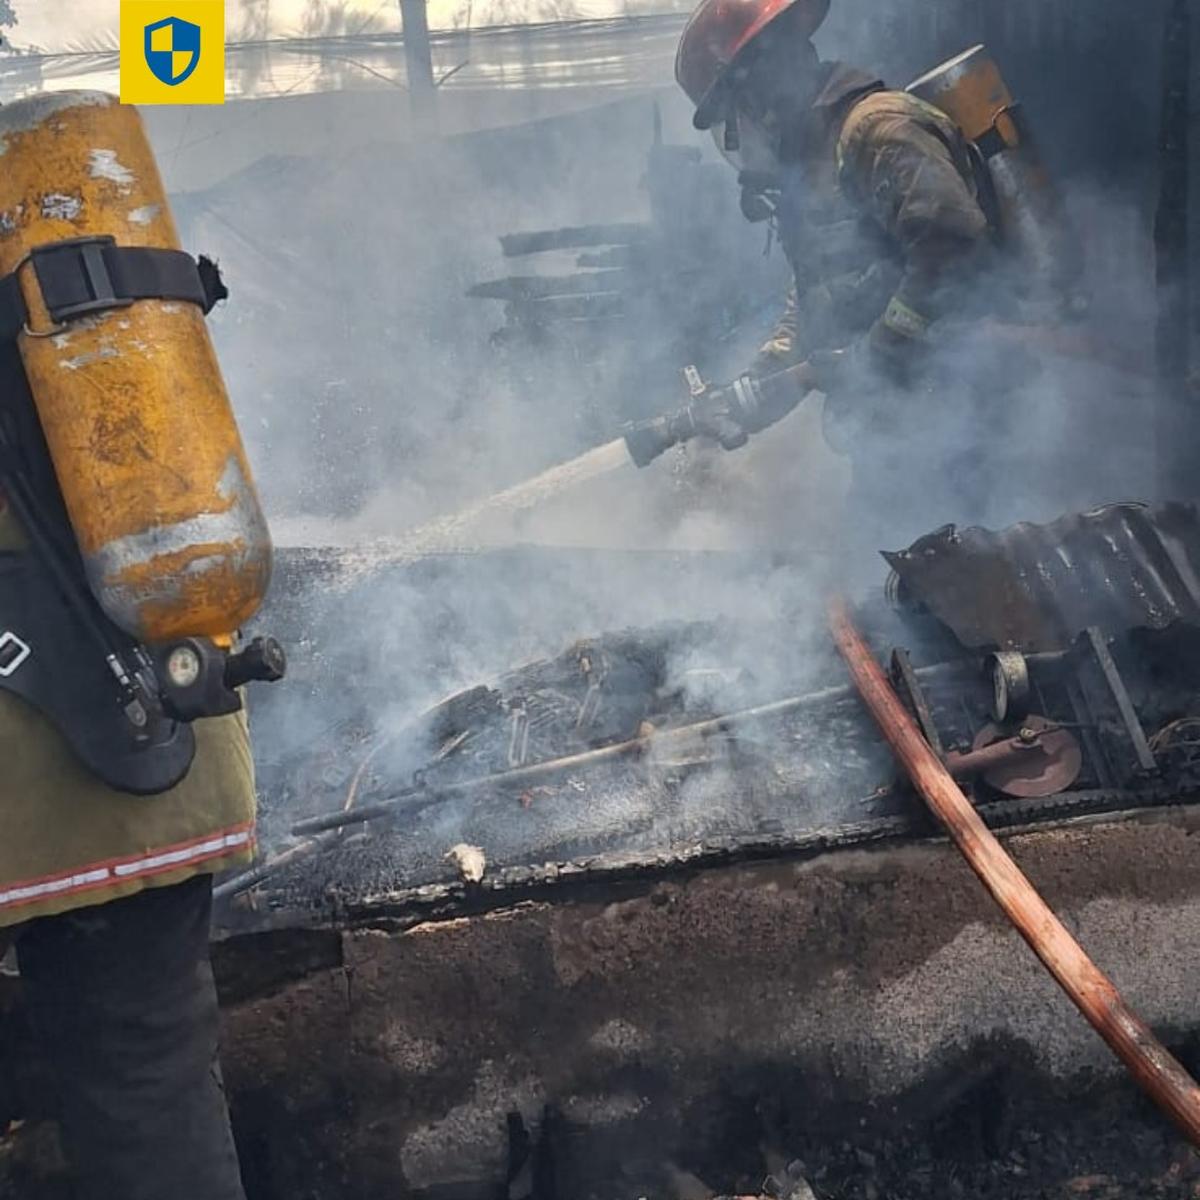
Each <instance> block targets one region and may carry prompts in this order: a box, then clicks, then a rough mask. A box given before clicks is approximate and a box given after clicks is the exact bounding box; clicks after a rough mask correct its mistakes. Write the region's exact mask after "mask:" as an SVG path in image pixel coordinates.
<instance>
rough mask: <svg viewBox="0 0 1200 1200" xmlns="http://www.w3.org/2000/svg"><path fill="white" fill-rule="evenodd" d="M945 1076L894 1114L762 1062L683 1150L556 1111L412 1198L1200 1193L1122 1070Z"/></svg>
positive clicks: (1008, 1063) (1048, 1197) (961, 1070)
mask: <svg viewBox="0 0 1200 1200" xmlns="http://www.w3.org/2000/svg"><path fill="white" fill-rule="evenodd" d="M1198 1047H1200V1043H1198V1042H1197V1040H1196V1039H1194V1038H1193V1039H1192V1040H1191V1041H1190V1042H1188V1043H1187V1044H1185V1045H1177V1046H1176V1047H1175V1049H1176V1052H1177V1053H1178V1054H1179V1056H1180V1057H1181V1058H1182V1059H1183V1060H1184V1062H1185V1064H1186V1065H1188V1066H1189V1067H1190V1068H1191V1069H1192V1070H1193V1071H1195V1069H1196V1067H1197V1066H1200V1055H1198V1053H1197V1051H1198ZM785 1074H786V1072H783V1071H781V1072H780V1075H781V1076H783V1075H785ZM939 1074H940V1075H941V1078H940V1079H939V1080H931V1081H927V1082H926V1083H923V1084H922V1085H921V1086H920V1088H919V1089H916V1090H914V1091H913V1092H910V1093H909V1094H908V1095H906V1096H904V1097H902V1098H900V1099H898V1100H897V1101H896V1102H895V1103H894V1104H893V1105H891V1106H889V1108H888V1109H887V1110H886V1111H879V1110H874V1111H872V1110H868V1109H864V1108H860V1107H854V1106H848V1107H841V1106H837V1105H834V1106H832V1107H826V1106H825V1105H824V1104H822V1103H821V1101H820V1099H816V1100H815V1102H814V1097H813V1092H812V1090H811V1086H805V1084H804V1083H803V1082H801V1081H798V1080H796V1079H784V1078H782V1077H781V1078H780V1079H779V1080H777V1081H772V1080H771V1079H770V1075H771V1071H769V1070H768V1071H766V1072H764V1073H763V1074H762V1075H761V1076H759V1077H758V1078H756V1079H753V1080H751V1079H743V1080H738V1081H730V1083H729V1084H728V1086H727V1088H726V1089H724V1090H723V1091H721V1092H719V1093H715V1094H713V1095H711V1096H709V1097H707V1098H706V1099H705V1100H704V1101H703V1102H701V1103H699V1104H698V1105H695V1106H693V1107H692V1108H691V1109H690V1110H689V1111H688V1112H687V1113H686V1114H685V1116H686V1119H687V1125H686V1126H685V1127H684V1128H682V1129H681V1130H679V1131H678V1132H677V1134H676V1138H677V1139H678V1140H677V1141H676V1144H675V1145H673V1146H672V1145H671V1144H670V1141H669V1140H667V1141H664V1142H661V1143H658V1142H657V1140H656V1144H655V1145H654V1146H653V1148H651V1147H650V1146H649V1145H647V1144H646V1139H644V1138H639V1137H637V1136H636V1135H635V1136H633V1137H631V1136H630V1131H629V1130H625V1131H623V1132H622V1133H620V1134H617V1135H614V1134H611V1133H610V1134H609V1135H607V1136H599V1137H598V1136H597V1135H596V1132H595V1130H593V1129H589V1128H588V1127H587V1126H585V1125H583V1124H582V1123H579V1122H572V1121H571V1120H570V1119H568V1118H566V1117H564V1116H563V1115H562V1114H561V1113H560V1112H558V1111H557V1110H555V1109H553V1108H548V1109H547V1110H546V1111H545V1112H544V1113H543V1116H542V1121H541V1123H540V1125H539V1127H538V1128H537V1130H536V1132H535V1133H534V1134H533V1135H532V1136H531V1135H529V1132H528V1130H526V1128H525V1126H524V1124H523V1123H522V1122H520V1120H519V1118H518V1119H515V1120H514V1123H513V1125H512V1126H511V1127H510V1136H511V1138H512V1144H513V1146H514V1150H515V1153H514V1157H513V1162H512V1164H511V1171H512V1172H513V1173H514V1174H515V1178H514V1179H513V1181H512V1182H511V1183H510V1184H507V1185H505V1184H502V1183H501V1182H500V1181H497V1184H496V1186H495V1187H493V1188H485V1187H479V1188H449V1189H447V1188H439V1189H435V1190H427V1191H424V1192H421V1193H418V1194H420V1195H422V1196H423V1197H425V1198H426V1200H457V1198H458V1197H462V1198H463V1200H474V1198H475V1197H478V1198H479V1200H484V1198H489V1200H490V1198H491V1197H504V1198H505V1200H524V1198H525V1197H529V1198H531V1200H567V1197H597V1198H600V1197H603V1198H604V1200H633V1198H634V1197H642V1196H644V1197H662V1198H663V1200H666V1198H668V1197H671V1198H674V1200H703V1198H704V1197H708V1196H712V1195H714V1194H715V1193H719V1194H721V1195H731V1196H753V1195H760V1194H761V1195H767V1196H774V1197H779V1198H780V1200H968V1198H969V1200H991V1198H993V1197H994V1198H995V1200H1060V1198H1061V1200H1070V1198H1073V1197H1079V1196H1085V1197H1093V1198H1095V1200H1117V1198H1120V1200H1124V1198H1127V1197H1128V1198H1133V1197H1139V1198H1141V1197H1156V1198H1162V1200H1175V1198H1180V1200H1182V1198H1183V1197H1189V1198H1192V1197H1197V1196H1200V1151H1198V1150H1196V1149H1193V1148H1192V1147H1190V1146H1189V1145H1188V1144H1187V1143H1186V1141H1185V1140H1184V1139H1183V1137H1182V1136H1181V1135H1179V1134H1178V1133H1177V1132H1176V1131H1175V1129H1174V1127H1173V1126H1171V1125H1169V1124H1168V1123H1167V1122H1166V1121H1165V1120H1164V1118H1163V1117H1162V1116H1161V1115H1160V1114H1159V1113H1158V1111H1157V1110H1156V1109H1155V1108H1154V1107H1153V1105H1152V1104H1151V1103H1150V1102H1149V1101H1148V1100H1146V1099H1144V1098H1143V1097H1142V1096H1141V1094H1140V1093H1138V1092H1137V1091H1136V1090H1135V1089H1134V1088H1133V1086H1132V1085H1131V1084H1130V1083H1129V1082H1128V1081H1127V1080H1126V1079H1124V1078H1116V1079H1114V1078H1112V1077H1109V1078H1107V1079H1098V1078H1088V1077H1083V1078H1079V1079H1076V1080H1074V1081H1073V1082H1072V1083H1070V1084H1063V1083H1061V1082H1059V1081H1055V1080H1052V1079H1050V1078H1048V1077H1047V1076H1046V1075H1044V1074H1043V1073H1040V1072H1038V1071H1037V1070H1036V1069H1035V1068H1034V1067H1033V1066H1032V1065H1031V1063H1030V1062H1029V1061H1028V1055H1027V1054H1025V1053H1024V1052H1023V1050H1022V1048H1021V1047H1020V1046H1015V1045H1011V1044H1005V1043H999V1042H996V1043H989V1044H985V1045H981V1046H978V1047H976V1048H975V1049H974V1050H973V1051H972V1053H971V1054H970V1055H969V1056H968V1057H967V1058H966V1059H959V1060H957V1061H955V1062H953V1063H948V1064H947V1065H946V1067H945V1068H944V1069H943V1070H942V1071H941V1072H940V1073H939ZM810 1084H811V1081H810ZM514 1116H515V1115H514ZM510 1120H512V1119H511V1118H510ZM818 1128H819V1130H820V1132H818V1131H817V1130H818ZM639 1146H640V1147H641V1148H640V1149H639ZM806 1188H807V1189H808V1190H807V1191H806ZM322 1194H323V1193H322ZM264 1200H265V1198H264Z"/></svg>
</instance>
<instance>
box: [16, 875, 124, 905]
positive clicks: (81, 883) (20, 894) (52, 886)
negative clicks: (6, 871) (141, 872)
mask: <svg viewBox="0 0 1200 1200" xmlns="http://www.w3.org/2000/svg"><path fill="white" fill-rule="evenodd" d="M111 877H112V872H111V871H110V870H109V869H108V868H107V867H97V868H96V870H94V871H81V872H80V873H79V874H78V875H66V876H63V877H62V878H61V879H48V880H46V882H45V883H30V884H27V885H26V886H24V887H15V888H9V890H8V891H6V892H0V907H2V906H3V905H5V904H14V903H16V902H18V901H21V900H37V899H38V898H39V897H41V896H57V895H59V894H60V893H62V892H71V891H74V890H75V889H76V888H81V887H92V886H93V885H95V884H97V883H103V882H104V881H105V880H106V879H109V878H111Z"/></svg>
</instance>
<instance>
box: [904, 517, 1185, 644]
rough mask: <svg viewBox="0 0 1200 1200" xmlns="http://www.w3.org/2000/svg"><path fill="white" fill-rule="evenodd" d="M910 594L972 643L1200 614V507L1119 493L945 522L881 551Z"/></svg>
mask: <svg viewBox="0 0 1200 1200" xmlns="http://www.w3.org/2000/svg"><path fill="white" fill-rule="evenodd" d="M885 557H886V558H887V560H888V562H889V563H890V564H891V565H892V568H893V569H894V570H895V571H896V574H897V575H898V576H899V578H900V580H901V582H902V584H903V586H904V588H905V590H906V592H907V594H908V596H909V597H911V598H912V599H913V600H916V601H918V602H919V603H921V604H923V605H924V606H925V607H926V608H927V609H928V610H929V611H930V612H931V613H932V614H933V615H934V616H935V617H937V618H938V619H939V620H940V621H942V622H943V623H944V624H945V625H947V626H948V627H949V628H950V629H951V631H952V632H953V633H954V635H955V637H957V638H958V640H959V641H960V642H962V643H963V645H964V646H967V647H968V648H971V649H976V648H981V647H986V646H999V647H1003V648H1009V649H1014V650H1023V651H1025V652H1027V653H1032V652H1036V651H1043V650H1061V649H1065V648H1067V647H1068V646H1069V645H1070V644H1071V642H1072V641H1074V639H1075V638H1076V637H1077V636H1078V635H1079V634H1080V633H1082V632H1083V631H1084V630H1085V629H1087V628H1089V627H1090V626H1093V625H1095V626H1098V627H1099V628H1100V629H1101V631H1102V632H1103V633H1104V634H1105V635H1107V636H1108V637H1114V636H1116V635H1119V634H1122V633H1125V632H1127V631H1129V630H1131V629H1139V628H1149V629H1165V628H1166V627H1167V626H1169V625H1172V624H1174V623H1175V622H1177V621H1185V622H1188V623H1190V624H1195V625H1200V519H1198V518H1197V514H1196V510H1195V508H1193V507H1191V506H1185V505H1179V504H1171V505H1165V506H1163V507H1161V508H1158V509H1151V508H1148V507H1146V506H1145V505H1140V504H1113V505H1109V506H1107V507H1105V508H1100V509H1096V510H1094V511H1092V512H1088V513H1083V514H1078V515H1072V516H1066V517H1062V518H1060V519H1059V520H1057V521H1053V522H1051V523H1050V524H1047V525H1033V524H1020V525H1014V526H1012V527H1011V528H1009V529H1005V530H1002V531H1001V532H998V533H996V532H992V531H991V530H988V529H981V528H970V529H956V528H955V527H954V526H946V527H945V528H944V529H941V530H938V531H937V532H935V533H932V534H929V535H927V536H925V537H923V538H920V539H919V540H918V541H916V542H914V543H913V544H912V546H910V547H909V548H908V549H907V550H904V551H901V552H899V553H894V554H887V555H885Z"/></svg>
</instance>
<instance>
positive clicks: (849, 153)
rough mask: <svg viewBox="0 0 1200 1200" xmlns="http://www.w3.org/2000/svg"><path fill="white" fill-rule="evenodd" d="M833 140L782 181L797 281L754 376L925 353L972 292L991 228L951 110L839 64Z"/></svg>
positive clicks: (782, 213)
mask: <svg viewBox="0 0 1200 1200" xmlns="http://www.w3.org/2000/svg"><path fill="white" fill-rule="evenodd" d="M816 105H817V107H818V108H819V109H820V108H823V109H827V110H830V119H829V120H828V121H827V122H826V123H825V128H826V131H827V133H826V136H825V137H824V138H823V139H822V140H820V142H819V143H818V144H817V145H815V146H813V147H812V148H811V150H810V151H809V152H807V153H805V154H804V155H802V156H801V160H800V161H799V162H798V163H797V164H794V165H789V166H788V167H786V168H785V169H784V171H783V173H782V175H781V180H780V183H781V190H780V196H779V201H778V211H777V223H778V227H779V234H780V240H781V242H782V244H783V248H784V251H785V253H786V254H787V256H788V260H789V262H790V265H791V267H792V271H793V274H794V280H795V281H794V284H793V287H792V289H791V290H790V292H789V296H788V302H787V306H786V309H785V311H784V314H783V316H782V317H781V319H780V321H779V323H778V325H777V327H776V329H775V331H774V333H773V334H772V336H771V339H770V340H769V341H768V342H767V343H766V345H764V346H763V348H762V351H761V353H760V356H759V360H758V361H757V362H756V369H758V370H760V371H763V372H764V373H765V372H766V371H769V370H777V369H779V368H780V367H782V366H787V365H789V364H790V363H792V362H797V361H800V360H801V359H804V358H807V357H809V356H810V355H811V354H812V353H813V352H814V351H817V350H825V349H841V348H844V347H845V346H846V345H847V344H848V343H851V342H853V341H854V340H855V339H856V338H858V337H860V336H861V335H864V334H866V335H869V338H870V342H871V345H872V347H873V348H875V349H878V350H880V351H881V352H883V353H884V354H885V355H886V354H894V353H899V354H901V355H903V354H904V353H905V351H906V349H907V348H908V347H909V346H911V345H914V344H919V343H921V342H923V341H924V339H925V338H926V337H927V336H928V334H929V330H930V327H931V325H932V324H933V323H934V322H935V321H936V320H938V319H939V318H940V317H942V316H943V315H945V313H946V312H947V311H948V309H949V308H950V307H951V306H952V305H956V304H957V302H958V299H957V298H958V297H961V294H962V289H963V288H964V287H965V288H968V289H969V288H970V286H971V284H972V282H973V281H974V280H975V279H976V278H977V276H978V273H979V271H980V270H981V268H982V266H983V263H984V262H985V261H986V258H987V253H988V250H989V248H990V246H991V231H990V229H989V224H988V220H987V217H986V216H985V214H984V211H983V208H982V207H981V205H980V203H979V199H978V195H977V185H976V176H975V171H974V167H973V164H972V160H971V155H970V149H969V146H968V143H967V142H966V140H965V138H964V137H963V135H962V133H961V132H960V130H959V129H958V127H957V126H956V125H955V124H954V123H953V122H952V121H951V120H950V119H949V118H948V117H946V116H945V115H944V114H943V113H941V112H940V111H938V110H937V109H935V108H933V107H932V106H931V105H929V104H926V103H925V102H924V101H922V100H919V99H917V98H916V97H914V96H910V95H909V94H907V93H906V92H897V91H890V90H888V89H886V88H885V87H884V86H883V84H882V83H880V82H878V81H877V80H872V79H871V78H870V77H869V76H865V75H863V74H861V73H860V72H857V71H855V70H853V69H851V68H848V67H844V66H841V65H840V64H837V65H834V67H833V69H832V72H831V75H830V77H829V79H828V81H827V82H826V84H825V87H824V89H823V90H822V92H821V94H820V95H819V96H818V99H817V101H816Z"/></svg>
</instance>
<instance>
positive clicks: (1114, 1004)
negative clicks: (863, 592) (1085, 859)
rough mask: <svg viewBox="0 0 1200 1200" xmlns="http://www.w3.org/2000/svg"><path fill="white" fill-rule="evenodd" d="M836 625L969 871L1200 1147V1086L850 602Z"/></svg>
mask: <svg viewBox="0 0 1200 1200" xmlns="http://www.w3.org/2000/svg"><path fill="white" fill-rule="evenodd" d="M829 628H830V631H831V632H832V634H833V640H834V642H835V643H836V644H837V648H838V650H839V651H840V652H841V654H842V657H843V658H844V659H845V660H846V665H847V667H849V669H850V674H851V676H852V677H853V679H854V683H855V686H856V687H857V689H858V692H859V695H860V696H861V697H862V700H863V703H864V704H865V705H866V707H867V708H868V710H869V711H870V712H871V715H872V716H873V717H874V718H875V720H876V721H877V722H878V724H879V727H880V729H881V730H882V731H883V735H884V737H885V738H887V741H888V743H889V745H890V746H891V747H892V750H893V752H894V753H895V755H896V757H897V758H898V759H899V760H900V762H901V764H902V765H903V767H904V769H905V770H906V771H907V772H908V774H909V776H910V778H911V779H912V781H913V783H914V784H915V786H916V788H917V790H918V791H919V792H920V793H921V796H922V797H923V798H924V800H925V802H926V803H927V804H928V805H929V807H930V809H932V811H933V812H934V814H935V815H936V816H937V818H938V819H939V820H940V821H941V823H942V824H943V825H944V826H945V828H946V832H947V833H948V834H949V835H950V837H951V838H952V839H953V840H954V843H955V845H957V846H958V848H959V850H961V851H962V854H963V857H964V858H965V859H966V860H967V862H968V863H969V864H970V867H971V869H972V870H973V871H974V872H975V874H976V875H978V876H979V878H980V880H981V881H982V882H983V885H984V886H985V887H986V888H987V889H988V891H989V892H990V893H991V894H992V897H993V898H994V899H995V901H996V903H997V904H999V905H1000V907H1001V909H1003V911H1004V914H1005V915H1006V916H1007V917H1008V919H1009V920H1010V921H1012V923H1013V925H1015V926H1016V928H1017V931H1018V932H1019V933H1020V934H1021V936H1022V937H1023V938H1024V939H1025V941H1026V942H1028V943H1029V945H1030V947H1031V948H1032V949H1033V951H1034V953H1035V954H1036V955H1037V956H1038V958H1040V959H1041V960H1042V963H1043V964H1044V965H1045V966H1046V968H1047V970H1048V971H1049V972H1050V974H1051V975H1053V976H1054V978H1055V979H1056V980H1057V981H1058V984H1059V986H1060V987H1061V988H1062V989H1063V991H1065V992H1066V993H1067V995H1068V996H1069V997H1070V999H1071V1001H1072V1002H1073V1003H1074V1004H1075V1006H1076V1007H1077V1008H1078V1009H1079V1011H1080V1012H1081V1013H1083V1015H1084V1016H1085V1017H1086V1018H1087V1019H1088V1021H1090V1022H1091V1024H1092V1026H1093V1027H1094V1028H1095V1029H1096V1031H1097V1032H1098V1033H1099V1034H1100V1036H1101V1037H1102V1038H1103V1039H1104V1041H1105V1042H1106V1043H1107V1044H1108V1045H1109V1047H1110V1048H1111V1049H1112V1050H1113V1052H1114V1053H1115V1054H1116V1055H1117V1057H1118V1058H1120V1060H1121V1061H1122V1062H1123V1063H1124V1064H1125V1065H1126V1067H1128V1068H1129V1071H1130V1073H1131V1074H1132V1075H1133V1077H1134V1079H1136V1080H1137V1082H1138V1083H1139V1084H1140V1085H1141V1086H1142V1087H1143V1088H1144V1089H1145V1090H1146V1091H1147V1092H1148V1093H1149V1094H1150V1096H1151V1097H1152V1098H1153V1099H1154V1101H1155V1103H1156V1104H1158V1105H1159V1107H1160V1108H1162V1109H1163V1110H1164V1111H1165V1112H1167V1113H1168V1114H1170V1116H1172V1117H1173V1118H1174V1119H1175V1120H1176V1121H1177V1122H1178V1123H1179V1125H1180V1126H1181V1127H1182V1128H1183V1130H1184V1131H1185V1132H1186V1134H1187V1135H1188V1137H1189V1138H1190V1139H1191V1141H1192V1142H1193V1144H1195V1145H1200V1087H1197V1085H1196V1083H1195V1081H1194V1080H1193V1079H1192V1078H1191V1076H1190V1075H1188V1073H1187V1072H1186V1071H1185V1070H1184V1069H1183V1067H1182V1066H1180V1064H1179V1063H1178V1062H1177V1061H1176V1060H1175V1059H1174V1058H1173V1057H1172V1056H1171V1054H1170V1053H1169V1052H1168V1051H1167V1049H1166V1047H1165V1046H1163V1045H1162V1043H1161V1042H1159V1041H1158V1039H1157V1038H1156V1037H1155V1036H1154V1034H1153V1032H1152V1031H1151V1030H1150V1028H1149V1026H1147V1025H1146V1024H1145V1022H1144V1021H1142V1019H1141V1018H1140V1017H1139V1016H1138V1015H1137V1014H1136V1013H1135V1012H1134V1011H1133V1010H1132V1009H1131V1008H1130V1007H1129V1006H1128V1005H1127V1004H1126V1003H1125V1001H1124V1000H1123V999H1122V998H1121V995H1120V993H1119V992H1118V991H1117V989H1116V987H1115V986H1114V985H1113V983H1112V981H1111V980H1110V979H1109V978H1108V977H1107V976H1106V975H1104V974H1103V972H1101V970H1100V969H1099V968H1098V967H1097V966H1096V965H1095V963H1093V962H1092V960H1091V959H1090V958H1088V956H1087V954H1085V953H1084V951H1083V949H1082V948H1081V947H1080V945H1079V943H1078V942H1076V941H1075V939H1074V938H1073V937H1072V936H1071V934H1070V933H1069V932H1068V931H1067V929H1066V927H1065V926H1064V925H1063V923H1062V922H1061V921H1060V920H1059V919H1058V917H1057V916H1056V915H1055V913H1054V911H1053V910H1052V909H1051V908H1050V906H1049V905H1048V904H1047V903H1046V902H1045V901H1044V900H1043V899H1042V898H1041V896H1040V895H1039V894H1038V892H1037V891H1036V889H1035V888H1034V887H1033V885H1032V884H1031V883H1030V882H1029V880H1028V879H1026V877H1025V876H1024V875H1023V874H1022V872H1021V870H1020V868H1019V867H1018V866H1017V865H1016V863H1014V862H1013V860H1012V859H1011V858H1010V857H1009V856H1008V854H1007V853H1006V852H1005V850H1004V849H1003V847H1002V846H1001V845H1000V843H999V842H998V841H997V840H996V838H995V836H994V835H993V834H992V832H991V830H990V829H988V827H987V826H986V825H985V824H984V823H983V819H982V818H981V817H980V816H979V814H978V813H977V812H976V811H975V810H974V808H972V807H971V804H970V803H969V801H968V800H967V798H966V796H965V795H964V794H963V793H962V791H961V790H960V788H959V787H958V785H957V784H956V783H955V782H954V780H953V779H952V778H951V777H950V775H949V774H948V772H947V771H946V768H945V767H944V766H943V765H942V763H941V762H939V761H938V759H937V757H936V756H935V755H934V753H933V751H932V750H931V749H930V748H929V746H928V744H927V743H926V742H925V740H924V738H922V736H921V732H920V730H919V729H918V728H917V726H916V724H915V723H914V722H913V720H912V718H911V717H910V716H909V714H908V711H907V710H906V709H905V707H904V705H903V704H901V702H900V700H899V698H898V697H897V695H896V693H895V692H894V691H893V690H892V688H891V686H890V684H889V683H888V681H887V678H886V676H885V675H884V673H883V670H882V668H881V667H880V666H879V664H878V663H877V662H876V661H875V658H874V657H873V655H872V654H871V650H870V647H869V646H868V645H867V644H866V642H865V641H864V640H863V638H862V635H861V634H860V633H859V632H858V630H857V629H856V628H855V627H854V623H853V621H852V619H851V616H850V610H849V608H848V606H847V605H846V602H845V601H844V600H841V599H836V600H834V601H832V602H831V603H830V605H829Z"/></svg>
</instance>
